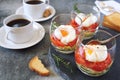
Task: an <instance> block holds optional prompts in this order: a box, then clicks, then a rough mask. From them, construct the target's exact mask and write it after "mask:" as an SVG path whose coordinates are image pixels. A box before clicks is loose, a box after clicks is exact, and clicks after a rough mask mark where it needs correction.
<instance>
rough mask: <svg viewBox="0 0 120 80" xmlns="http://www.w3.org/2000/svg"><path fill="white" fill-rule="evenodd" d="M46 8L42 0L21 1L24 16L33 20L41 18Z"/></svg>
mask: <svg viewBox="0 0 120 80" xmlns="http://www.w3.org/2000/svg"><path fill="white" fill-rule="evenodd" d="M46 7H47V4H46V3H45V1H42V0H23V9H24V14H25V15H28V16H30V17H32V18H33V19H39V18H42V17H43V13H44V11H45V9H46Z"/></svg>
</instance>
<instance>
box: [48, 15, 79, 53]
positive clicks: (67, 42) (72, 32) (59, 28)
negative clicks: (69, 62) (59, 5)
mask: <svg viewBox="0 0 120 80" xmlns="http://www.w3.org/2000/svg"><path fill="white" fill-rule="evenodd" d="M74 17H75V15H71V14H59V15H57V16H55V17H54V18H53V19H52V21H51V26H50V40H51V44H52V45H53V46H54V48H55V49H56V50H57V51H59V52H61V53H65V54H69V53H72V52H73V51H74V50H75V47H76V42H77V39H78V36H79V33H80V25H79V26H77V27H74V25H76V24H74V21H73V19H74Z"/></svg>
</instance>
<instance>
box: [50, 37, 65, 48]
mask: <svg viewBox="0 0 120 80" xmlns="http://www.w3.org/2000/svg"><path fill="white" fill-rule="evenodd" d="M50 39H51V42H52V43H53V44H54V45H55V46H58V47H64V46H65V44H63V43H62V42H61V41H60V40H59V39H57V38H56V37H55V36H54V35H51V36H50Z"/></svg>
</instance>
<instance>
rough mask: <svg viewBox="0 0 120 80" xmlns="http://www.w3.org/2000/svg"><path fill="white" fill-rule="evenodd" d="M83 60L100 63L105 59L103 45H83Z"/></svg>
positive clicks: (104, 47)
mask: <svg viewBox="0 0 120 80" xmlns="http://www.w3.org/2000/svg"><path fill="white" fill-rule="evenodd" d="M84 50H85V58H86V60H88V61H90V62H101V61H104V60H105V59H106V58H107V47H106V46H105V45H85V47H84Z"/></svg>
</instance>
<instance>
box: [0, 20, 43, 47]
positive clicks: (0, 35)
mask: <svg viewBox="0 0 120 80" xmlns="http://www.w3.org/2000/svg"><path fill="white" fill-rule="evenodd" d="M33 26H34V28H35V29H36V31H35V32H36V33H35V36H34V37H33V38H32V40H30V41H29V42H26V43H23V44H15V43H13V42H11V41H8V40H7V39H6V37H5V34H6V33H5V29H4V27H3V26H2V27H1V28H0V46H1V47H4V48H8V49H24V48H28V47H31V46H33V45H35V44H37V43H38V42H40V41H41V40H42V39H43V38H44V35H45V29H44V28H43V26H42V25H40V24H39V23H36V22H35V23H34V24H33Z"/></svg>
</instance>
